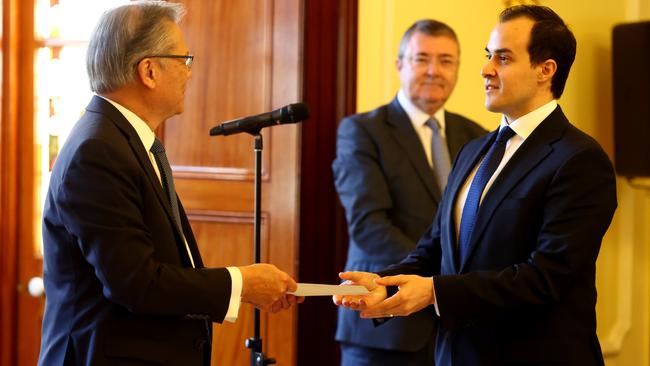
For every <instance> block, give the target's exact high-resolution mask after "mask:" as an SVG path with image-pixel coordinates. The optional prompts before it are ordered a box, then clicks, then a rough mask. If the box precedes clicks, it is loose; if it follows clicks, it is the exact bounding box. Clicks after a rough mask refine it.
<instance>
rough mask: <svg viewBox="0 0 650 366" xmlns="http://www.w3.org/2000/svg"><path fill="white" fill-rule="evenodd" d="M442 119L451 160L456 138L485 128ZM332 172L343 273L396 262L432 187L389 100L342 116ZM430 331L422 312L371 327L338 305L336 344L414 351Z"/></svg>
mask: <svg viewBox="0 0 650 366" xmlns="http://www.w3.org/2000/svg"><path fill="white" fill-rule="evenodd" d="M445 119H446V124H445V132H446V136H447V144H448V145H449V151H450V156H451V157H452V159H453V157H454V156H455V155H456V154H457V153H458V150H459V149H460V147H461V146H462V145H463V144H464V143H466V142H467V141H469V140H471V139H473V138H476V137H478V136H482V135H484V134H485V133H486V131H485V130H483V128H481V127H480V126H478V125H477V124H476V123H474V122H472V121H470V120H468V119H466V118H464V117H462V116H459V115H457V114H453V113H449V112H447V113H446V115H445ZM333 170H334V179H335V185H336V189H337V191H338V194H339V198H340V200H341V203H342V204H343V207H344V208H345V212H346V218H347V222H348V227H349V230H348V231H349V236H350V243H349V249H348V258H347V264H346V267H345V270H346V271H349V270H358V271H370V272H375V271H378V270H380V269H384V268H386V266H388V265H389V264H392V263H397V262H399V261H400V260H402V259H404V257H406V255H407V254H408V253H409V252H410V251H411V250H413V249H414V248H415V245H416V243H417V240H418V238H420V236H422V234H423V233H424V232H425V230H426V228H427V227H428V226H429V224H430V223H431V221H432V220H433V217H434V215H435V213H436V209H437V207H438V201H439V200H440V189H439V188H438V186H437V183H436V179H435V176H434V174H433V170H432V169H431V166H430V165H429V163H428V161H427V158H426V155H425V153H424V149H423V147H422V143H421V142H420V139H419V137H418V135H417V133H416V132H415V129H414V128H413V125H412V123H411V121H410V119H409V117H408V115H407V114H406V112H404V110H403V109H402V107H401V106H400V105H399V103H398V102H397V98H395V99H394V100H393V101H392V103H390V104H388V105H384V106H381V107H379V108H377V109H375V110H373V111H371V112H369V113H363V114H357V115H353V116H350V117H347V118H345V119H343V121H342V122H341V124H340V125H339V128H338V137H337V156H336V160H335V161H334V163H333ZM434 334H435V332H434V319H433V317H432V316H431V313H427V312H424V311H423V312H420V313H417V314H414V315H412V316H410V317H408V318H400V319H395V321H393V322H390V324H387V325H385V326H383V327H379V328H376V327H374V325H373V324H372V321H370V320H367V319H366V320H364V319H360V318H359V315H358V313H357V312H354V311H351V310H347V309H343V308H340V309H339V318H338V326H337V332H336V339H337V340H338V341H342V342H347V343H351V344H355V345H360V346H367V347H373V348H383V349H391V350H404V351H415V350H418V349H421V348H422V347H423V346H424V345H425V344H426V343H427V342H428V341H429V339H430V338H431V337H432V336H433V335H434Z"/></svg>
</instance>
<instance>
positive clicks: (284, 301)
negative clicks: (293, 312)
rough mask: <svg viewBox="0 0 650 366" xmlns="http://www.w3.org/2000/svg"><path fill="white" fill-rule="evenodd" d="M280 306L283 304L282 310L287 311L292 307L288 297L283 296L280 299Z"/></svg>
mask: <svg viewBox="0 0 650 366" xmlns="http://www.w3.org/2000/svg"><path fill="white" fill-rule="evenodd" d="M280 304H282V309H283V310H286V309H289V308H290V307H291V304H290V303H289V299H287V296H282V297H281V298H280Z"/></svg>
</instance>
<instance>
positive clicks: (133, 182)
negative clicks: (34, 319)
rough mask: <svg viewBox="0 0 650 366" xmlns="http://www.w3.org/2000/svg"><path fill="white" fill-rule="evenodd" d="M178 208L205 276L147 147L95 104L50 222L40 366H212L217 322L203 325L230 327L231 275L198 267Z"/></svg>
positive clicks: (67, 164) (65, 154)
mask: <svg viewBox="0 0 650 366" xmlns="http://www.w3.org/2000/svg"><path fill="white" fill-rule="evenodd" d="M179 205H180V202H179ZM180 209H181V220H182V225H183V232H184V233H185V238H186V239H187V243H188V245H189V247H190V250H191V252H192V257H193V258H194V261H195V264H196V265H197V269H193V268H189V267H191V265H190V261H189V256H188V255H187V250H186V249H185V244H184V243H183V239H182V237H181V234H180V231H179V229H178V227H177V226H176V225H175V223H174V219H173V216H172V213H171V207H170V205H169V202H168V200H167V198H166V195H165V194H164V192H163V190H162V186H161V184H160V181H159V180H158V177H157V176H156V173H155V171H154V170H153V167H152V164H151V161H150V159H149V156H148V152H147V151H146V150H145V148H144V147H143V146H142V142H141V140H140V138H139V137H138V135H137V134H136V132H135V130H134V129H133V127H132V126H131V124H130V123H129V122H128V121H127V120H126V119H125V118H124V117H123V116H122V114H121V113H120V112H119V111H118V110H117V109H115V107H113V106H112V105H111V104H110V103H108V102H107V101H105V100H103V99H101V98H99V97H94V98H93V99H92V101H91V102H90V104H89V105H88V107H87V108H86V112H85V114H84V115H83V116H82V117H81V119H80V121H79V122H78V123H77V124H76V126H75V127H74V129H73V130H72V132H71V134H70V137H69V138H68V140H67V141H66V143H65V144H64V146H63V148H62V150H61V153H60V154H59V156H58V158H57V160H56V163H55V165H54V168H53V171H52V176H51V180H50V187H49V191H48V194H47V199H46V203H45V209H44V212H43V216H44V217H43V242H44V256H43V266H44V281H45V294H46V301H45V314H44V318H43V333H42V334H43V336H42V343H41V354H40V359H39V365H47V366H50V365H64V364H65V365H117V364H119V365H122V364H131V363H133V364H135V363H137V362H150V363H155V364H161V365H181V364H182V365H202V364H204V358H205V357H206V355H208V356H209V350H210V345H209V342H208V341H209V338H210V336H211V335H210V334H209V331H208V330H207V329H206V324H210V323H209V322H207V323H206V321H205V320H204V319H200V318H201V317H203V318H210V319H212V320H214V321H219V322H221V321H222V320H223V318H224V317H225V314H226V311H227V309H228V303H229V299H230V291H231V281H230V275H229V274H228V271H227V270H226V269H225V268H218V269H207V268H202V267H203V265H202V262H201V255H200V254H199V251H198V248H197V246H196V242H195V239H194V236H193V234H192V229H191V227H190V225H189V223H188V221H187V217H186V215H185V212H184V211H183V209H182V206H181V208H180ZM188 314H192V315H190V316H188ZM196 318H199V319H196Z"/></svg>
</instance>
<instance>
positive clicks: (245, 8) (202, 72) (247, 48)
mask: <svg viewBox="0 0 650 366" xmlns="http://www.w3.org/2000/svg"><path fill="white" fill-rule="evenodd" d="M184 2H185V3H186V7H187V10H188V12H187V16H186V18H185V20H184V22H183V24H182V28H183V30H184V31H185V35H186V38H187V41H188V44H189V45H190V49H191V51H192V52H193V53H194V55H195V56H196V59H195V63H194V66H193V78H192V80H191V81H190V82H189V84H188V87H187V90H186V111H185V113H184V114H183V115H181V116H178V117H176V118H173V119H171V120H169V121H168V122H167V123H166V124H165V125H164V126H163V127H162V128H161V130H160V131H158V133H159V135H161V136H162V137H163V138H164V140H165V145H166V147H167V150H168V155H169V158H170V161H171V163H172V168H173V170H174V178H175V181H176V187H177V191H178V194H179V196H180V197H181V200H182V201H183V203H184V205H185V208H186V210H187V212H188V215H189V218H190V221H191V223H192V226H193V228H194V230H195V234H196V236H197V239H198V242H199V247H200V249H201V252H202V255H203V258H204V262H205V264H206V265H207V266H225V265H246V264H250V263H252V261H253V256H252V237H253V234H252V227H253V225H252V222H253V215H252V209H253V167H254V156H253V146H252V144H253V141H252V138H251V137H250V136H245V135H236V136H231V137H218V138H215V137H209V136H208V130H209V128H210V127H213V126H214V125H216V124H218V123H220V122H222V121H225V120H228V119H232V118H236V117H241V116H246V115H251V114H256V113H261V112H265V111H268V110H271V109H275V108H277V107H281V106H282V105H285V104H288V103H293V102H296V101H299V100H300V99H301V94H300V93H301V83H302V80H301V72H302V69H301V62H302V59H301V52H302V47H301V44H302V16H301V14H302V6H303V5H302V3H303V2H302V0H265V1H258V0H245V1H227V0H218V1H216V0H192V1H189V0H188V1H184ZM30 3H31V2H30V1H26V2H20V1H18V0H3V4H11V7H10V8H8V7H6V6H5V7H4V8H3V11H5V12H7V11H8V9H11V11H12V13H11V19H14V21H13V22H12V25H13V26H14V28H12V29H13V30H12V38H11V50H12V52H13V53H12V55H11V60H12V62H11V65H10V67H6V65H7V61H6V59H4V60H3V64H4V65H3V76H4V77H5V83H4V84H5V87H4V88H3V96H4V98H3V109H2V115H3V123H2V124H1V125H0V133H1V137H2V139H1V140H0V163H1V164H2V165H1V166H0V167H1V168H2V180H0V192H2V194H1V195H0V204H1V205H2V208H3V212H2V215H0V223H1V224H2V228H3V233H2V236H1V237H2V240H3V243H2V250H1V251H0V254H1V255H0V264H2V265H5V264H8V266H3V270H2V271H0V274H2V279H3V281H4V280H5V279H7V280H9V281H11V283H8V285H7V286H5V284H4V282H3V287H2V294H5V293H9V294H12V295H14V296H7V297H3V299H2V302H1V305H2V310H3V312H4V311H6V310H8V311H9V314H12V315H13V314H17V317H16V319H17V320H14V321H11V322H9V323H3V324H2V332H0V350H2V351H3V352H2V353H3V356H2V357H0V362H2V364H3V365H4V364H7V365H14V364H16V365H19V366H23V365H34V364H35V363H36V360H37V358H38V351H39V345H40V324H41V317H42V309H43V300H42V298H33V297H31V296H30V295H29V294H28V293H27V291H26V286H27V283H28V281H29V279H31V278H32V277H34V276H38V275H40V274H41V273H42V267H41V266H42V264H41V260H40V254H39V253H38V250H37V249H36V248H37V246H35V245H34V244H35V242H36V241H37V240H38V235H39V234H38V233H39V232H40V222H38V220H37V219H36V217H35V212H37V209H36V206H37V205H38V203H37V197H36V194H35V192H36V186H37V183H38V182H36V179H35V178H34V177H35V176H36V175H35V174H34V172H35V166H36V163H35V161H34V160H35V153H34V151H33V146H34V130H33V123H32V124H30V121H33V117H34V116H33V113H34V111H33V95H34V90H33V80H34V79H33V75H32V73H33V69H32V66H31V65H33V60H34V49H35V42H34V39H33V29H34V22H33V17H34V8H33V4H30ZM5 14H6V13H5ZM7 18H9V16H8V15H6V16H5V19H7ZM4 29H7V28H6V27H5V28H4ZM4 35H5V37H6V36H7V34H6V33H5V34H4ZM8 42H9V41H5V40H4V39H3V45H6V44H7V43H8ZM3 50H4V47H3ZM5 55H6V53H5ZM7 75H9V76H10V77H9V78H7ZM18 81H20V83H18ZM7 85H9V86H7ZM7 90H10V92H11V93H12V94H11V95H12V97H11V98H9V97H8V96H7ZM6 116H9V117H10V118H9V119H6V118H5V117H6ZM263 136H264V152H263V164H264V169H263V178H262V179H263V186H262V196H263V201H262V260H263V261H265V262H270V263H273V264H275V265H277V266H278V267H279V268H281V269H283V270H285V271H287V272H288V273H289V274H290V275H292V276H295V275H296V274H297V253H298V249H297V246H298V227H299V223H298V217H299V213H298V212H299V210H298V206H299V197H298V196H299V193H298V170H299V146H300V126H299V125H291V126H278V127H274V128H272V129H267V130H266V131H264V133H263ZM8 139H9V141H8ZM5 169H7V170H5ZM4 209H7V210H8V211H4ZM4 229H7V231H4ZM5 240H6V241H7V242H5ZM16 282H17V286H16ZM16 289H18V291H17V292H14V291H15V290H16ZM7 318H9V317H6V316H2V317H1V318H0V319H2V320H3V321H4V320H5V319H7ZM5 326H6V328H5ZM252 331H253V330H252V308H251V307H250V306H246V305H244V306H242V307H241V309H240V313H239V319H238V320H237V322H236V323H235V324H225V325H219V326H216V327H215V342H214V353H213V363H212V364H213V365H245V364H247V363H248V362H249V361H248V360H249V352H248V351H249V350H248V349H246V348H245V347H244V341H245V339H246V338H248V337H250V336H251V335H252ZM261 337H262V339H263V342H264V352H265V353H266V354H267V355H269V356H271V357H274V358H276V359H277V360H278V364H280V365H294V364H295V362H296V361H295V359H296V357H295V353H296V310H295V309H293V310H291V311H287V312H283V313H280V314H275V315H269V314H265V313H263V314H262V329H261ZM5 350H8V351H7V352H4V351H5Z"/></svg>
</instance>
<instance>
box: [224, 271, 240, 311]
mask: <svg viewBox="0 0 650 366" xmlns="http://www.w3.org/2000/svg"><path fill="white" fill-rule="evenodd" d="M226 269H227V270H228V273H230V282H231V285H230V288H231V291H230V302H229V303H228V311H227V312H226V317H225V318H224V320H225V321H227V322H230V323H234V322H235V320H237V316H238V315H239V305H240V304H241V288H242V283H243V280H242V277H241V271H240V270H239V268H237V267H226Z"/></svg>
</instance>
